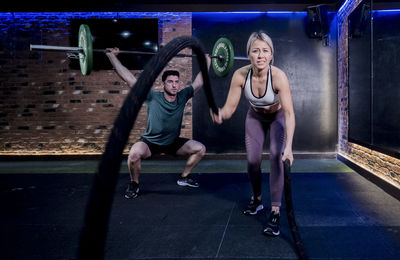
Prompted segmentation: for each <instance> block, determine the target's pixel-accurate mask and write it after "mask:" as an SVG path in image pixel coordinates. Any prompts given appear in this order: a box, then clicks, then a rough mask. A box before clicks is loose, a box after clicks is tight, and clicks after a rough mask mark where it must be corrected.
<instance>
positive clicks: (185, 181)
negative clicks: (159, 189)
mask: <svg viewBox="0 0 400 260" xmlns="http://www.w3.org/2000/svg"><path fill="white" fill-rule="evenodd" d="M176 183H178V185H180V186H189V187H193V188H198V187H199V186H200V185H199V183H198V182H196V181H195V180H193V179H192V177H191V176H190V175H188V176H186V177H182V176H180V177H179V179H178V181H177V182H176Z"/></svg>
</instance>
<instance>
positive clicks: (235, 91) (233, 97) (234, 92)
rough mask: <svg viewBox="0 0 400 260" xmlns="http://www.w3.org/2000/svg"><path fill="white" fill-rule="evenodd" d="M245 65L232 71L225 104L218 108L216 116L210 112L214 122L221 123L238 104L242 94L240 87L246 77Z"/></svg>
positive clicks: (230, 115) (231, 113)
mask: <svg viewBox="0 0 400 260" xmlns="http://www.w3.org/2000/svg"><path fill="white" fill-rule="evenodd" d="M245 75H246V72H245V67H243V68H240V69H238V70H236V71H235V73H233V76H232V80H231V86H230V89H229V93H228V97H227V99H226V102H225V105H224V106H223V107H222V108H221V109H219V113H218V116H217V115H215V114H213V113H211V114H212V115H211V117H212V119H213V121H214V122H216V123H218V124H222V121H223V120H226V119H229V118H231V117H232V115H233V113H234V112H235V111H236V108H237V106H238V104H239V101H240V97H241V95H242V88H243V84H244V81H245V78H246V76H245Z"/></svg>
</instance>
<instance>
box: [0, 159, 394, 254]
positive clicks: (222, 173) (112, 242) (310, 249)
mask: <svg viewBox="0 0 400 260" xmlns="http://www.w3.org/2000/svg"><path fill="white" fill-rule="evenodd" d="M184 163H185V161H183V160H148V161H143V166H142V170H143V172H142V175H141V183H140V188H141V194H140V196H139V197H138V198H135V199H129V200H128V199H125V198H124V197H123V194H124V190H125V188H126V185H127V182H128V179H129V175H128V169H127V166H126V163H125V162H123V163H122V165H121V171H120V174H119V176H118V178H119V179H118V183H117V187H116V192H115V195H114V201H113V206H112V211H111V213H110V221H109V226H108V234H107V241H106V244H105V248H104V259H296V258H297V256H296V251H295V247H294V244H293V241H292V237H291V233H290V230H289V227H288V222H287V216H286V213H285V205H284V202H283V206H282V210H281V212H282V213H281V235H280V236H279V237H276V238H271V237H266V236H264V235H263V234H262V230H263V226H264V225H265V224H266V221H267V216H266V214H267V211H269V193H268V190H269V188H268V171H269V170H268V169H269V165H268V162H267V161H264V163H263V172H264V173H265V174H264V175H263V178H264V179H263V185H264V186H263V191H264V194H263V202H264V205H265V206H266V209H265V210H264V211H263V212H262V214H259V215H257V216H245V215H243V214H242V211H243V209H244V208H245V206H246V205H247V203H248V201H249V198H250V196H251V188H250V184H249V180H248V176H247V173H246V167H247V166H246V161H245V160H203V161H201V162H200V164H199V165H198V166H197V167H196V168H195V170H194V173H193V175H194V176H195V178H197V180H198V181H199V182H200V187H199V188H188V187H180V186H178V185H177V184H176V180H177V177H178V175H179V173H180V172H181V171H182V170H183V166H184ZM97 165H98V161H96V160H83V161H69V160H68V161H14V162H10V161H9V162H6V161H2V162H0V203H1V205H2V210H1V214H0V230H1V233H0V234H1V235H0V239H1V243H0V258H1V259H74V258H76V256H77V254H76V253H77V249H78V245H79V236H80V232H81V228H82V224H83V217H84V213H85V207H86V203H87V200H88V196H89V191H90V188H91V185H92V181H93V173H94V172H95V171H96V168H97ZM291 182H292V193H293V203H294V207H295V216H296V221H297V225H298V227H299V230H300V234H301V237H302V239H303V243H304V247H305V249H306V252H307V254H308V256H309V258H310V259H399V257H400V201H399V200H397V199H396V198H394V197H392V196H390V195H389V194H388V193H386V192H385V191H383V190H382V189H380V188H379V187H378V186H376V185H375V184H374V183H372V182H370V181H369V180H367V179H365V178H364V177H362V176H361V175H360V174H358V173H356V172H354V171H353V170H351V169H350V168H348V167H347V166H346V165H345V164H343V163H342V162H340V161H338V160H336V159H297V160H296V161H295V163H294V165H293V167H292V181H291ZM283 201H284V200H283Z"/></svg>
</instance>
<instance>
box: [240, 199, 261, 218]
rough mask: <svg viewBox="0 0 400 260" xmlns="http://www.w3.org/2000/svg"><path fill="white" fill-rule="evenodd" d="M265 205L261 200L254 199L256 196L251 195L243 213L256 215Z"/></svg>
mask: <svg viewBox="0 0 400 260" xmlns="http://www.w3.org/2000/svg"><path fill="white" fill-rule="evenodd" d="M263 209H264V206H263V204H262V202H261V200H258V199H254V197H251V200H250V203H249V205H247V209H246V210H245V211H243V214H245V215H256V214H257V213H258V212H259V211H260V210H263Z"/></svg>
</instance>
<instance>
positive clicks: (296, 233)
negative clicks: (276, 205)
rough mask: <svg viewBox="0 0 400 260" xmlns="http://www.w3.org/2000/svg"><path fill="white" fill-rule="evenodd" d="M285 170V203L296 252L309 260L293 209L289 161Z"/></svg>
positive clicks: (284, 165) (301, 257)
mask: <svg viewBox="0 0 400 260" xmlns="http://www.w3.org/2000/svg"><path fill="white" fill-rule="evenodd" d="M283 168H284V176H285V181H284V183H285V184H284V186H285V203H286V214H287V217H288V222H289V227H290V231H291V233H292V237H293V240H294V243H295V245H296V251H297V255H298V257H299V259H304V260H306V259H308V256H307V254H306V251H305V250H304V245H303V240H302V239H301V237H300V233H299V230H298V229H297V225H296V219H295V216H294V209H293V200H292V187H291V184H290V161H289V160H288V159H286V160H285V162H284V163H283Z"/></svg>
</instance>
